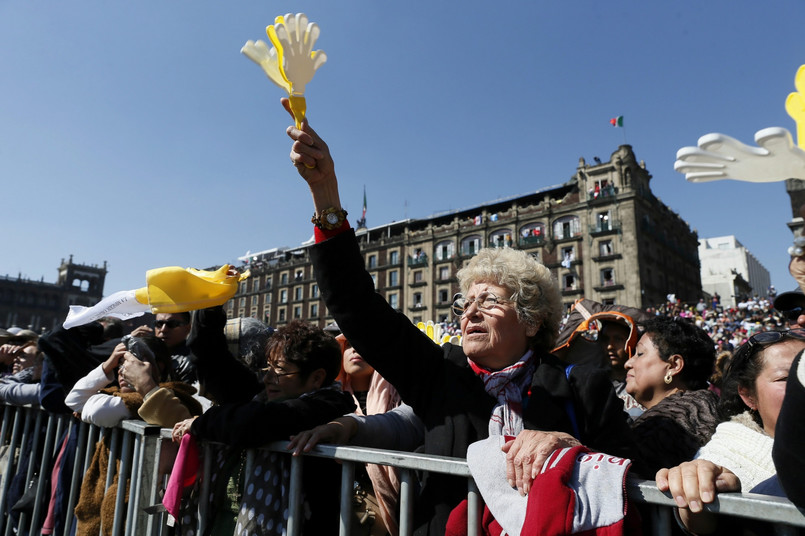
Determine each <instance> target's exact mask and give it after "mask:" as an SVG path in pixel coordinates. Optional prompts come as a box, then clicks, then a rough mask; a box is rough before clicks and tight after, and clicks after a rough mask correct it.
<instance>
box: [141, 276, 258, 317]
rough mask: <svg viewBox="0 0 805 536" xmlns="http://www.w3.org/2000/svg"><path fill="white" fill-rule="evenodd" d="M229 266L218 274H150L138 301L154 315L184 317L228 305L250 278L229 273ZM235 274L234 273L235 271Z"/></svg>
mask: <svg viewBox="0 0 805 536" xmlns="http://www.w3.org/2000/svg"><path fill="white" fill-rule="evenodd" d="M230 268H231V266H230V265H228V264H225V265H223V266H221V267H220V268H219V269H218V270H215V271H214V272H210V271H206V270H196V269H195V268H181V267H179V266H168V267H166V268H156V269H154V270H148V272H146V274H145V282H146V285H147V286H146V287H143V288H141V289H137V290H136V291H135V294H134V296H135V299H136V300H137V301H138V302H140V303H142V304H148V305H149V306H150V307H151V312H153V313H182V312H185V311H193V310H195V309H203V308H205V307H213V306H215V305H222V304H224V303H226V301H227V300H229V299H230V298H231V297H232V296H234V295H235V293H236V292H237V290H238V283H239V282H240V281H243V280H244V279H246V278H247V277H249V272H244V273H242V274H238V273H234V274H230V273H228V272H229V270H230ZM233 272H234V270H233Z"/></svg>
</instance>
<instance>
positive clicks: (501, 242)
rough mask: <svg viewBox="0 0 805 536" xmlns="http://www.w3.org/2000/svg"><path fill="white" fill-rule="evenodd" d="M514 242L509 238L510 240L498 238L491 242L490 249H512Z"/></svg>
mask: <svg viewBox="0 0 805 536" xmlns="http://www.w3.org/2000/svg"><path fill="white" fill-rule="evenodd" d="M513 244H514V241H513V240H512V239H511V238H509V239H508V240H507V239H505V238H496V239H492V240H490V241H489V247H490V248H505V247H512V245H513Z"/></svg>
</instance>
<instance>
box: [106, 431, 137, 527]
mask: <svg viewBox="0 0 805 536" xmlns="http://www.w3.org/2000/svg"><path fill="white" fill-rule="evenodd" d="M115 432H120V429H119V428H116V429H115ZM122 434H123V446H122V447H121V449H120V471H118V475H117V493H116V494H115V517H114V520H113V521H112V536H118V535H119V534H120V531H121V529H122V528H123V524H124V523H125V522H124V517H125V515H126V482H127V481H128V480H129V477H130V476H131V451H132V434H131V432H129V431H128V430H123V431H122ZM109 458H110V459H111V458H112V457H111V456H110V457H109ZM113 466H114V464H113ZM133 485H134V484H133V483H132V486H133ZM107 490H108V486H107Z"/></svg>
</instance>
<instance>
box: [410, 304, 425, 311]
mask: <svg viewBox="0 0 805 536" xmlns="http://www.w3.org/2000/svg"><path fill="white" fill-rule="evenodd" d="M425 309H427V307H425V304H422V303H415V304H413V305H411V306H409V307H408V310H409V311H424V310H425Z"/></svg>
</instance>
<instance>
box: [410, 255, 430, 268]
mask: <svg viewBox="0 0 805 536" xmlns="http://www.w3.org/2000/svg"><path fill="white" fill-rule="evenodd" d="M427 265H428V256H427V255H426V254H424V253H420V254H419V255H408V267H409V268H418V267H420V266H427Z"/></svg>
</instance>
